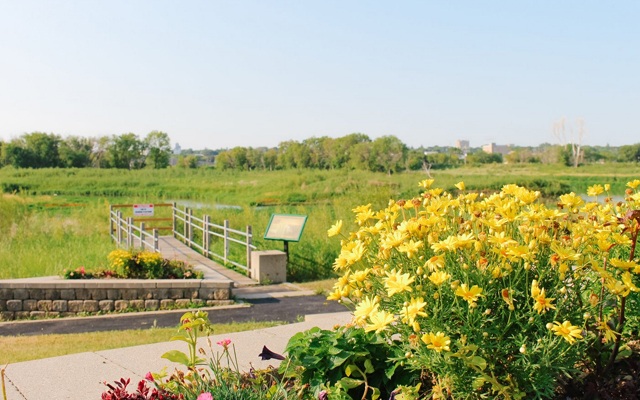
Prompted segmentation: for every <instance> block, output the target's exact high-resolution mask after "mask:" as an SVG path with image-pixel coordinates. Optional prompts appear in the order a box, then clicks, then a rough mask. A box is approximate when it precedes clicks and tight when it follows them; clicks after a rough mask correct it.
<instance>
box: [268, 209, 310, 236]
mask: <svg viewBox="0 0 640 400" xmlns="http://www.w3.org/2000/svg"><path fill="white" fill-rule="evenodd" d="M306 222H307V216H306V215H294V214H271V220H270V221H269V225H267V231H266V232H265V234H264V238H265V239H268V240H284V241H285V242H299V241H300V236H302V230H303V229H304V224H305V223H306Z"/></svg>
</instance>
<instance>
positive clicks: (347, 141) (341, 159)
mask: <svg viewBox="0 0 640 400" xmlns="http://www.w3.org/2000/svg"><path fill="white" fill-rule="evenodd" d="M370 142H371V139H370V138H369V136H367V135H365V134H363V133H352V134H349V135H347V136H343V137H341V138H337V139H334V140H333V141H331V142H330V143H329V150H328V157H329V167H330V168H334V169H337V168H343V167H346V166H348V165H349V164H350V162H351V157H352V155H353V150H354V147H355V146H356V145H357V144H359V143H370Z"/></svg>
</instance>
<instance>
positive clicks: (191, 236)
mask: <svg viewBox="0 0 640 400" xmlns="http://www.w3.org/2000/svg"><path fill="white" fill-rule="evenodd" d="M187 211H188V212H189V218H188V219H189V229H187V232H188V233H189V236H188V238H187V240H188V243H189V247H191V244H192V243H193V222H191V218H192V217H193V210H192V209H190V208H188V209H187Z"/></svg>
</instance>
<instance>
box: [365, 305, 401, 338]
mask: <svg viewBox="0 0 640 400" xmlns="http://www.w3.org/2000/svg"><path fill="white" fill-rule="evenodd" d="M393 321H395V317H394V316H393V314H390V313H388V312H386V311H384V310H382V311H377V312H375V313H373V314H372V315H371V316H370V317H369V322H370V323H369V325H367V327H366V328H364V330H365V332H371V331H376V333H380V332H382V331H383V330H385V329H387V326H389V325H390V324H391V323H392V322H393Z"/></svg>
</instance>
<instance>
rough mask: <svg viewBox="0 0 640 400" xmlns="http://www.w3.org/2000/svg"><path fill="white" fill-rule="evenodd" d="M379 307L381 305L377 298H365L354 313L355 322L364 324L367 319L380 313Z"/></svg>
mask: <svg viewBox="0 0 640 400" xmlns="http://www.w3.org/2000/svg"><path fill="white" fill-rule="evenodd" d="M379 306H380V304H379V303H378V297H377V296H376V297H373V298H371V297H365V298H364V299H363V300H362V301H361V302H360V303H358V305H357V306H356V309H355V311H354V312H353V317H354V320H355V322H356V323H361V322H364V321H365V320H366V319H367V318H369V317H370V316H372V315H373V314H374V313H376V312H378V307H379Z"/></svg>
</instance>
